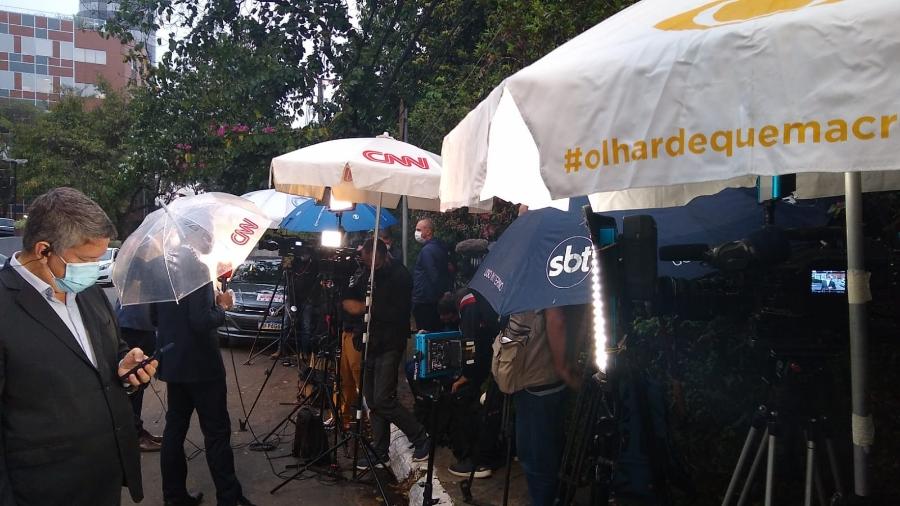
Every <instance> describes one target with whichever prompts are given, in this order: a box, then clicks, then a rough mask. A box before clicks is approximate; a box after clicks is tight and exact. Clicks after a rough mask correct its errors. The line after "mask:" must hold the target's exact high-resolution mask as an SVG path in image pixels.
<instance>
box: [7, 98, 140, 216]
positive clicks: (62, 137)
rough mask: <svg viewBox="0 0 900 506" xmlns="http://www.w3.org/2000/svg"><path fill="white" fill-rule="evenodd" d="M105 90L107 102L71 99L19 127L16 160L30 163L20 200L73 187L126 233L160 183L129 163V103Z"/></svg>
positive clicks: (24, 168)
mask: <svg viewBox="0 0 900 506" xmlns="http://www.w3.org/2000/svg"><path fill="white" fill-rule="evenodd" d="M99 87H100V89H101V91H102V92H103V93H104V94H105V97H106V98H104V99H103V100H96V99H87V98H84V97H81V96H77V95H72V94H68V95H65V96H63V98H62V100H60V102H58V103H56V104H54V105H53V106H52V107H51V108H50V110H49V111H48V112H46V113H41V114H39V115H37V116H36V117H35V119H34V121H33V122H21V123H17V124H15V125H14V127H13V135H14V137H15V143H14V145H13V147H12V154H13V156H15V157H18V158H26V159H28V160H29V161H28V163H27V164H25V165H23V166H22V167H20V169H19V174H18V176H19V184H18V192H19V195H20V198H21V196H23V195H24V196H27V197H32V198H33V197H35V196H37V195H39V194H41V193H43V192H45V191H47V190H49V189H51V188H55V187H59V186H72V187H75V188H78V189H80V190H81V191H83V192H84V193H85V194H86V195H88V196H90V197H91V198H93V199H94V200H95V201H97V203H99V204H100V205H101V206H102V207H103V208H104V209H105V210H106V212H107V213H108V214H109V215H110V217H111V218H112V219H113V221H114V222H116V223H117V225H119V226H120V228H121V227H122V226H123V220H124V218H125V217H126V216H127V215H129V214H130V213H133V212H136V211H137V210H138V209H139V207H140V203H139V202H140V201H139V199H138V197H139V195H140V194H141V192H142V191H143V190H145V189H151V190H152V189H153V188H154V181H153V177H152V175H148V174H144V173H142V172H139V171H138V170H136V169H135V167H134V166H133V165H131V164H129V163H128V161H129V156H130V149H129V147H128V144H127V140H128V133H129V131H130V128H131V124H132V118H133V115H132V113H131V111H130V109H129V107H128V102H127V100H126V97H125V96H124V95H123V94H121V93H120V92H118V91H116V90H113V89H111V88H110V87H109V86H108V85H107V84H105V83H101V84H100V86H99ZM154 194H155V193H154Z"/></svg>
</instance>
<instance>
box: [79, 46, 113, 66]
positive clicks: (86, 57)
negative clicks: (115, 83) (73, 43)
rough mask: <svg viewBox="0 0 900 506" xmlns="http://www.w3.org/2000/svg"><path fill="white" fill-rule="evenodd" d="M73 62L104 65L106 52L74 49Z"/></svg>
mask: <svg viewBox="0 0 900 506" xmlns="http://www.w3.org/2000/svg"><path fill="white" fill-rule="evenodd" d="M75 61H77V62H82V63H96V64H98V65H106V51H97V50H96V49H82V48H80V47H76V48H75Z"/></svg>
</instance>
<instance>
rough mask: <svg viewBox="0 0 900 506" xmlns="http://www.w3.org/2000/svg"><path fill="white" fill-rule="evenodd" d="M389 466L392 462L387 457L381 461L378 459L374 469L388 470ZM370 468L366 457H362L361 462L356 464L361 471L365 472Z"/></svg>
mask: <svg viewBox="0 0 900 506" xmlns="http://www.w3.org/2000/svg"><path fill="white" fill-rule="evenodd" d="M389 464H390V461H389V460H388V458H387V457H386V456H385V457H381V458H380V459H378V460H377V462H375V464H374V466H373V467H374V468H375V469H386V468H387V467H388V465H389ZM368 468H369V461H368V460H366V456H365V455H360V456H359V460H358V461H357V462H356V469H357V470H359V471H365V470H366V469H368Z"/></svg>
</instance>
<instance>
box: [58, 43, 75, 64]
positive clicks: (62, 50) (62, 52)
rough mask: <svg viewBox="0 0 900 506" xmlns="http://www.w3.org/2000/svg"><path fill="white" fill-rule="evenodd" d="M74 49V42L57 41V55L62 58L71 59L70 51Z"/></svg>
mask: <svg viewBox="0 0 900 506" xmlns="http://www.w3.org/2000/svg"><path fill="white" fill-rule="evenodd" d="M73 49H75V44H73V43H71V42H60V43H59V57H60V58H62V59H63V60H71V59H72V51H73Z"/></svg>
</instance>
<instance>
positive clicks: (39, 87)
mask: <svg viewBox="0 0 900 506" xmlns="http://www.w3.org/2000/svg"><path fill="white" fill-rule="evenodd" d="M34 91H36V92H38V93H53V78H52V77H46V76H36V77H35V78H34Z"/></svg>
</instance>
